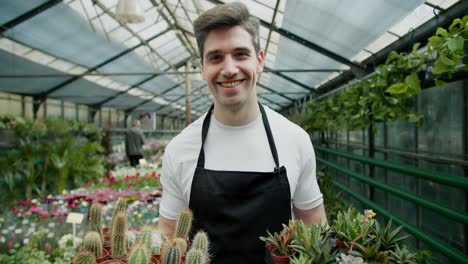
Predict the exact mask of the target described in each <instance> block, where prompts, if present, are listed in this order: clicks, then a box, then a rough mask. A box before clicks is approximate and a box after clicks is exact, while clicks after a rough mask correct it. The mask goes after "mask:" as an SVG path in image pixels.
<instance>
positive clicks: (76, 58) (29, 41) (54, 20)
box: [4, 3, 124, 67]
mask: <svg viewBox="0 0 468 264" xmlns="http://www.w3.org/2000/svg"><path fill="white" fill-rule="evenodd" d="M4 34H5V35H6V36H8V37H10V38H11V39H13V40H17V41H19V42H22V43H24V44H26V45H28V46H30V47H34V48H37V49H40V50H43V51H45V52H47V53H50V54H54V55H56V56H58V57H61V58H64V59H66V60H68V61H70V62H73V63H77V64H81V65H85V66H87V67H92V66H95V65H96V64H98V63H99V62H101V61H104V60H105V59H107V58H109V57H111V56H113V55H115V54H117V53H119V52H120V51H122V50H123V49H124V48H123V47H122V46H120V45H117V44H113V43H110V42H108V41H107V40H106V39H105V38H104V37H102V36H99V35H96V34H95V33H94V32H93V31H92V30H91V28H90V26H89V24H88V23H87V22H86V21H85V20H84V19H83V18H82V17H81V16H80V15H78V14H77V13H76V12H75V11H74V10H72V9H71V8H70V7H68V6H67V5H66V4H63V3H61V4H57V5H56V6H54V7H52V8H49V9H48V10H45V11H44V12H42V13H41V14H38V15H36V16H34V17H32V18H31V19H29V20H27V21H25V22H23V23H21V24H19V25H17V26H16V27H14V28H13V29H11V30H8V31H6V32H5V33H4Z"/></svg>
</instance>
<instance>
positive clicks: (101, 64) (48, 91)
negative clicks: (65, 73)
mask: <svg viewBox="0 0 468 264" xmlns="http://www.w3.org/2000/svg"><path fill="white" fill-rule="evenodd" d="M169 30H170V29H169V28H168V29H166V30H164V31H163V32H161V33H158V34H156V35H155V36H153V37H151V38H149V39H148V40H147V41H151V40H153V39H155V38H157V37H159V36H161V35H163V34H165V33H166V32H168V31H169ZM141 46H143V43H140V44H138V45H135V46H133V47H131V48H128V49H126V50H124V51H122V52H119V53H118V54H116V55H114V56H112V57H110V58H109V59H107V60H105V61H103V62H101V63H99V64H98V65H96V66H94V67H92V68H90V69H88V70H87V71H86V72H84V73H83V74H81V75H79V76H75V77H72V78H70V79H68V80H66V81H64V82H62V83H59V84H58V85H56V86H54V87H52V88H51V89H49V90H47V91H45V92H43V93H42V95H44V96H47V95H49V94H51V93H53V92H55V91H57V90H59V89H60V88H62V87H64V86H65V85H68V84H70V83H72V82H74V81H77V80H79V79H81V78H82V77H83V76H84V75H86V74H87V73H91V72H93V71H95V70H97V69H99V68H101V67H102V66H104V65H106V64H109V63H110V62H113V61H115V60H116V59H118V58H120V57H122V56H124V55H125V54H127V53H130V52H132V51H133V50H134V49H137V48H139V47H141Z"/></svg>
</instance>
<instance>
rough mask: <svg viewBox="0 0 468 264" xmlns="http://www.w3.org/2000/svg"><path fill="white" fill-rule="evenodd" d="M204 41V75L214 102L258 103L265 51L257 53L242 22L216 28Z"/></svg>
mask: <svg viewBox="0 0 468 264" xmlns="http://www.w3.org/2000/svg"><path fill="white" fill-rule="evenodd" d="M204 44H205V45H204V51H203V59H202V60H201V66H202V75H203V79H205V80H206V81H207V82H208V87H209V88H210V91H211V93H212V95H213V97H214V101H215V105H218V106H220V107H225V108H230V109H240V108H242V106H244V105H245V104H246V103H248V102H250V103H256V101H257V97H256V96H257V95H256V81H257V76H258V74H259V73H260V72H262V70H263V56H264V55H263V51H260V52H259V54H258V55H257V54H255V48H254V46H253V43H252V37H251V36H250V34H249V33H248V32H247V31H245V30H244V29H243V28H242V27H240V26H235V27H231V28H221V29H216V30H213V31H210V32H209V33H208V34H207V36H206V38H205V43H204ZM253 101H254V102H253Z"/></svg>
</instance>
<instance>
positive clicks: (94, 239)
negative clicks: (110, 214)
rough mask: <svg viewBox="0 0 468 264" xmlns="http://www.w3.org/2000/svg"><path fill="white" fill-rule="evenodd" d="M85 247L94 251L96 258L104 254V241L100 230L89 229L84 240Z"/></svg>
mask: <svg viewBox="0 0 468 264" xmlns="http://www.w3.org/2000/svg"><path fill="white" fill-rule="evenodd" d="M83 249H85V250H88V251H89V252H91V253H93V254H94V256H95V257H96V258H100V257H101V256H102V241H101V237H100V236H99V234H98V232H95V231H89V232H88V233H86V236H85V238H84V240H83Z"/></svg>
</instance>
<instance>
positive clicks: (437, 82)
mask: <svg viewBox="0 0 468 264" xmlns="http://www.w3.org/2000/svg"><path fill="white" fill-rule="evenodd" d="M435 84H436V86H437V87H443V86H445V85H447V83H446V82H444V81H441V80H437V79H435Z"/></svg>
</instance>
